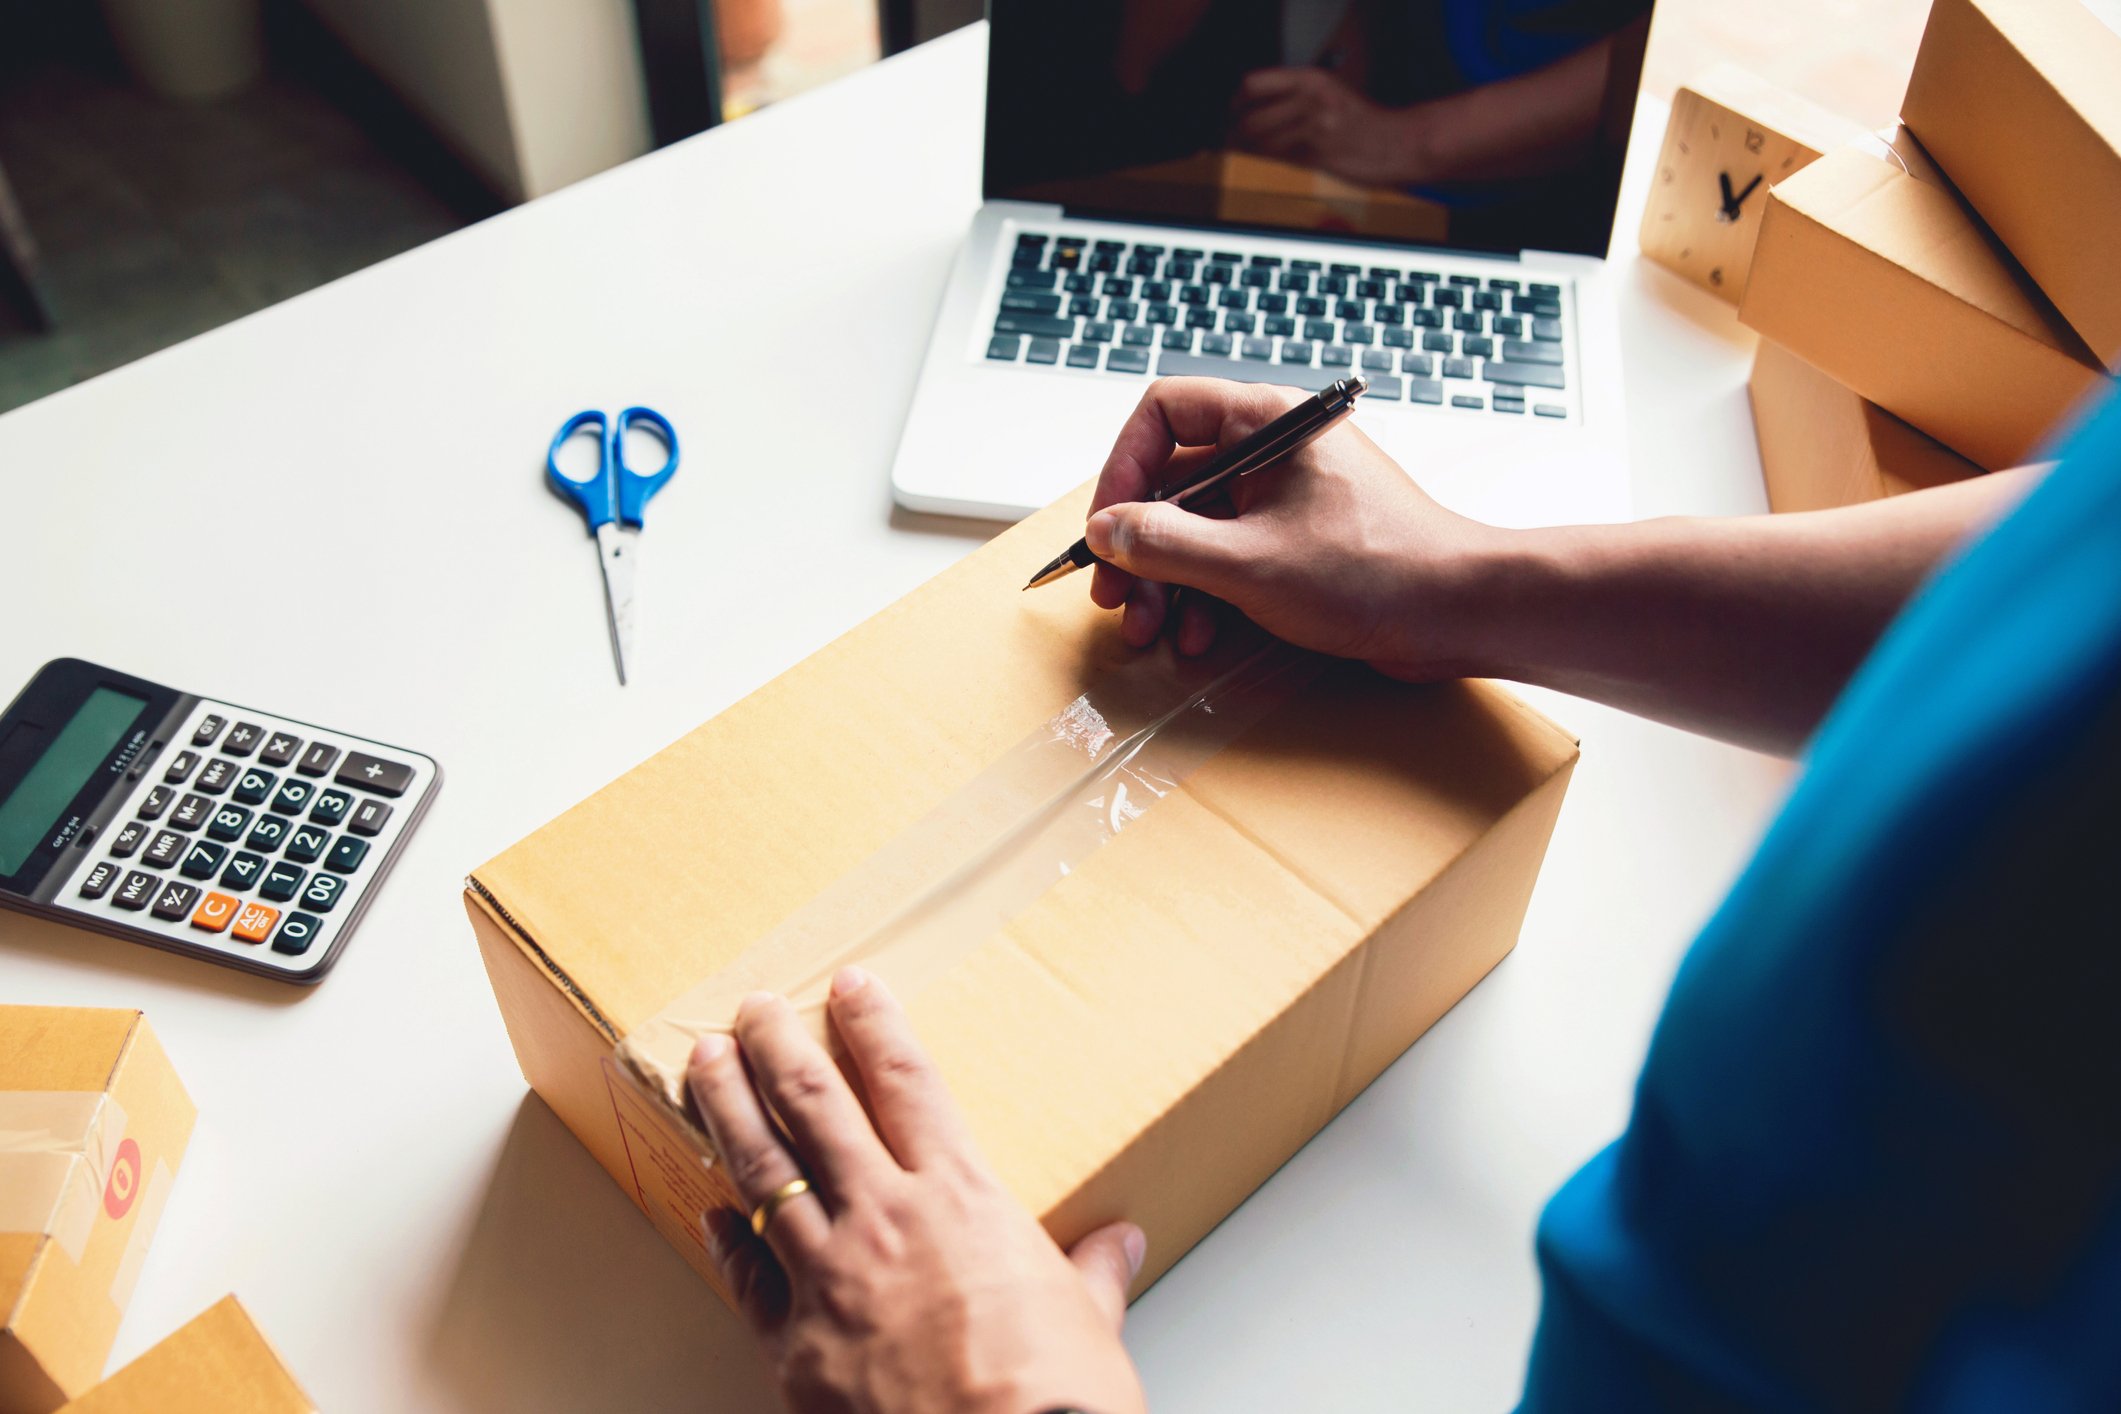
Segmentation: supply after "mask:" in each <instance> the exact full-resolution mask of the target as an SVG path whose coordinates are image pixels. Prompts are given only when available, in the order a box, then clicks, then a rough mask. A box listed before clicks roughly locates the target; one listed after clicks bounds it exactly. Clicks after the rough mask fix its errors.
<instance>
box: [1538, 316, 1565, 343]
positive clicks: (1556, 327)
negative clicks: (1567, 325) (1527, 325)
mask: <svg viewBox="0 0 2121 1414" xmlns="http://www.w3.org/2000/svg"><path fill="white" fill-rule="evenodd" d="M1532 337H1533V338H1535V339H1537V340H1539V341H1540V342H1541V343H1543V344H1558V343H1560V342H1561V321H1560V320H1559V319H1535V320H1533V321H1532Z"/></svg>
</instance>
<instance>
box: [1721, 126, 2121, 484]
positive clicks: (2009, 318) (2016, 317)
mask: <svg viewBox="0 0 2121 1414" xmlns="http://www.w3.org/2000/svg"><path fill="white" fill-rule="evenodd" d="M1892 149H1893V150H1892V151H1891V152H1887V151H1885V150H1884V149H1883V147H1880V148H1879V149H1878V150H1877V151H1875V152H1874V151H1867V150H1864V149H1861V148H1842V149H1840V150H1838V151H1835V152H1830V153H1828V154H1827V155H1826V156H1824V157H1822V158H1820V159H1819V160H1818V161H1817V162H1814V163H1812V164H1811V165H1810V166H1809V167H1806V168H1805V169H1804V170H1803V171H1801V172H1799V173H1797V174H1796V175H1795V176H1793V177H1791V178H1789V179H1788V180H1787V181H1784V182H1780V183H1778V184H1777V185H1776V186H1775V187H1774V188H1773V190H1772V191H1770V192H1769V194H1768V205H1767V209H1766V211H1765V212H1763V213H1762V221H1761V228H1760V237H1759V240H1758V242H1757V243H1756V244H1755V246H1754V249H1753V270H1752V282H1751V284H1750V285H1748V286H1747V288H1746V294H1745V303H1744V304H1743V305H1742V306H1740V308H1739V317H1740V318H1741V319H1743V320H1744V321H1745V322H1746V323H1747V324H1749V325H1751V326H1752V327H1753V328H1754V329H1757V330H1758V331H1759V332H1760V333H1761V334H1763V335H1765V336H1766V337H1768V338H1770V339H1773V340H1774V341H1775V342H1776V343H1778V344H1781V345H1782V346H1784V347H1785V348H1787V349H1789V350H1790V351H1791V352H1792V353H1795V354H1797V355H1798V356H1799V357H1801V358H1803V359H1804V360H1805V361H1806V362H1808V363H1811V364H1813V365H1814V366H1816V367H1818V368H1820V369H1822V370H1824V371H1825V372H1826V373H1828V374H1830V375H1832V376H1833V377H1834V378H1835V379H1837V380H1839V381H1840V382H1842V383H1844V384H1846V385H1847V386H1848V387H1850V388H1852V389H1854V390H1855V391H1856V392H1858V393H1860V394H1862V395H1863V396H1864V397H1866V398H1868V399H1869V400H1870V401H1872V402H1874V403H1877V404H1878V405H1879V406H1881V407H1883V408H1885V409H1886V410H1887V411H1889V412H1892V413H1894V414H1895V415H1897V416H1899V417H1901V418H1904V419H1905V420H1906V421H1908V422H1911V423H1913V424H1914V425H1915V426H1916V427H1919V428H1921V429H1922V430H1923V431H1924V432H1927V433H1928V434H1929V435H1930V436H1932V437H1935V438H1936V439H1937V440H1938V441H1940V442H1942V443H1944V444H1945V445H1946V446H1948V447H1950V448H1952V449H1953V450H1954V451H1956V452H1958V453H1960V454H1961V455H1962V456H1965V457H1966V458H1968V459H1969V460H1971V461H1973V462H1974V463H1975V464H1977V465H1979V466H1981V467H1982V468H1984V469H1985V470H1989V471H1995V470H1999V469H2001V468H2004V467H2011V466H2020V465H2023V464H2024V463H2026V462H2029V461H2032V460H2034V459H2035V454H2036V452H2037V451H2038V449H2039V448H2040V446H2041V444H2042V442H2043V441H2044V440H2045V439H2046V438H2047V437H2048V436H2049V434H2050V433H2051V432H2053V431H2054V430H2055V429H2056V428H2057V426H2058V424H2060V423H2061V421H2062V420H2063V419H2064V417H2065V416H2066V415H2067V414H2068V413H2069V412H2070V410H2071V409H2072V408H2073V407H2075V406H2076V405H2077V403H2078V402H2079V401H2080V400H2081V399H2083V398H2084V397H2085V396H2086V395H2087V394H2090V393H2092V392H2093V391H2095V390H2098V389H2102V388H2104V387H2107V386H2109V384H2110V381H2111V380H2109V379H2108V378H2107V377H2106V375H2105V371H2104V369H2103V368H2102V367H2101V366H2100V364H2099V361H2098V360H2097V359H2096V358H2094V357H2093V355H2092V353H2091V351H2090V350H2089V349H2087V348H2086V347H2085V345H2084V341H2083V340H2082V339H2080V338H2078V337H2077V335H2076V333H2075V331H2073V330H2072V329H2071V328H2070V327H2069V325H2068V324H2066V323H2065V322H2063V319H2062V317H2061V316H2060V315H2059V314H2057V313H2056V312H2055V307H2054V306H2053V305H2052V304H2051V303H2049V302H2048V300H2047V297H2046V296H2045V295H2043V294H2041V292H2040V290H2039V288H2038V287H2037V286H2035V285H2034V284H2033V282H2032V281H2031V280H2030V279H2028V278H2027V277H2026V274H2025V272H2024V271H2023V270H2021V269H2020V268H2018V266H2017V265H2016V263H2015V262H2013V261H2012V260H2011V258H2010V255H2009V254H2008V253H2007V252H2006V251H2005V250H2004V249H2003V248H2002V247H2001V246H2000V245H1999V244H1997V242H1996V240H1995V238H1994V237H1993V236H1991V235H1990V234H1989V233H1988V231H1987V229H1986V228H1985V227H1983V226H1982V224H1981V222H1980V220H1979V219H1978V218H1977V217H1975V216H1974V214H1973V213H1972V212H1971V211H1970V210H1969V209H1968V208H1967V206H1966V205H1965V203H1963V202H1962V201H1960V199H1959V197H1958V196H1957V194H1956V193H1954V192H1953V191H1952V189H1951V185H1950V183H1948V182H1946V181H1945V180H1944V178H1943V176H1942V175H1941V174H1940V173H1938V171H1937V170H1936V168H1935V166H1934V164H1932V163H1930V162H1929V161H1928V159H1927V158H1926V157H1925V156H1924V155H1923V153H1922V150H1921V148H1920V146H1919V145H1918V144H1916V143H1915V142H1914V141H1913V139H1912V138H1909V137H1908V136H1907V135H1906V134H1905V133H1902V134H1900V135H1899V136H1898V137H1897V138H1896V140H1895V141H1894V142H1893V144H1892Z"/></svg>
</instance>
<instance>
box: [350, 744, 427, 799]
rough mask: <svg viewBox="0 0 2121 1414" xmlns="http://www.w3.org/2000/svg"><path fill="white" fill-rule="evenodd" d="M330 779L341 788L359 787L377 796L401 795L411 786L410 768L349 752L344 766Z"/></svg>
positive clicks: (360, 753) (363, 754)
mask: <svg viewBox="0 0 2121 1414" xmlns="http://www.w3.org/2000/svg"><path fill="white" fill-rule="evenodd" d="M332 779H333V780H335V781H337V782H338V783H339V784H340V785H342V786H359V787H360V788H361V789H362V790H372V791H374V792H375V793H376V794H377V795H392V796H396V795H403V794H405V787H407V786H409V785H411V784H412V767H410V766H407V765H404V764H402V763H400V762H397V761H385V760H384V759H383V758H382V757H380V756H370V755H368V754H366V753H365V752H360V751H349V752H347V753H346V764H345V765H343V766H341V767H340V768H339V774H338V775H336V776H333V777H332Z"/></svg>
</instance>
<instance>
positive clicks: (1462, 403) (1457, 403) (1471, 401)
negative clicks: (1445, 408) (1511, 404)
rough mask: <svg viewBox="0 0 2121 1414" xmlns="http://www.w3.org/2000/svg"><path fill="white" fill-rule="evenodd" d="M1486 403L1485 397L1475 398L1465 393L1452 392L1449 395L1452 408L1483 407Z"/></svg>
mask: <svg viewBox="0 0 2121 1414" xmlns="http://www.w3.org/2000/svg"><path fill="white" fill-rule="evenodd" d="M1487 405H1488V403H1487V399H1485V398H1476V397H1473V396H1471V395H1470V394H1467V393H1454V394H1452V395H1451V406H1452V407H1454V408H1484V407H1486V406H1487Z"/></svg>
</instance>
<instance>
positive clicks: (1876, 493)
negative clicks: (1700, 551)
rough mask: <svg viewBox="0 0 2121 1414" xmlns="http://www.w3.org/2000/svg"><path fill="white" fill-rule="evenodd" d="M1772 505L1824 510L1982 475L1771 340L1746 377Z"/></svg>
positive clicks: (1773, 507) (1939, 444) (1775, 508)
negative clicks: (1750, 373) (1748, 376)
mask: <svg viewBox="0 0 2121 1414" xmlns="http://www.w3.org/2000/svg"><path fill="white" fill-rule="evenodd" d="M1746 391H1747V394H1748V395H1749V397H1750V399H1751V402H1752V405H1753V433H1754V435H1755V437H1757V438H1758V439H1759V442H1760V472H1761V476H1762V478H1763V479H1764V480H1765V481H1766V483H1767V495H1768V509H1770V510H1773V511H1778V512H1779V511H1823V510H1830V509H1832V508H1834V507H1836V506H1853V505H1857V504H1859V503H1861V502H1864V501H1876V500H1880V499H1883V498H1884V497H1887V496H1898V495H1900V494H1901V493H1903V492H1906V491H1920V490H1922V489H1924V488H1925V487H1929V486H1945V485H1949V484H1950V483H1952V482H1954V481H1964V480H1966V479H1967V478H1968V477H1970V476H1979V475H1981V474H1982V472H1981V468H1980V467H1978V466H1975V465H1974V464H1973V463H1972V462H1970V461H1968V460H1967V459H1966V458H1965V457H1962V456H1960V455H1959V454H1958V453H1957V452H1955V451H1953V450H1952V449H1951V448H1950V447H1947V446H1945V445H1944V444H1943V443H1942V442H1939V441H1937V440H1936V439H1935V438H1933V437H1929V436H1926V435H1924V434H1923V433H1921V432H1918V431H1916V430H1915V429H1914V428H1912V427H1910V426H1908V425H1907V424H1906V423H1905V422H1902V421H1901V420H1900V419H1899V418H1897V417H1895V416H1893V415H1892V414H1891V413H1889V412H1887V411H1886V410H1885V409H1884V408H1882V407H1879V406H1878V405H1877V404H1876V403H1873V402H1868V401H1866V400H1865V399H1864V398H1863V397H1862V396H1861V395H1859V394H1857V393H1854V392H1851V391H1850V390H1849V389H1847V388H1844V387H1842V386H1841V385H1840V384H1839V383H1837V382H1835V381H1834V380H1833V379H1832V378H1829V377H1828V376H1827V375H1826V374H1824V373H1822V372H1820V371H1819V370H1818V369H1816V368H1814V367H1812V366H1811V365H1810V364H1809V363H1806V362H1805V361H1804V360H1803V359H1801V358H1799V357H1797V355H1795V354H1793V353H1791V352H1790V351H1789V350H1788V349H1786V348H1783V347H1782V346H1781V345H1780V344H1777V343H1775V342H1774V341H1773V340H1771V339H1762V340H1761V341H1760V347H1759V349H1758V350H1757V351H1755V353H1754V355H1753V373H1752V376H1751V377H1750V378H1748V379H1747V380H1746Z"/></svg>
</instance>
